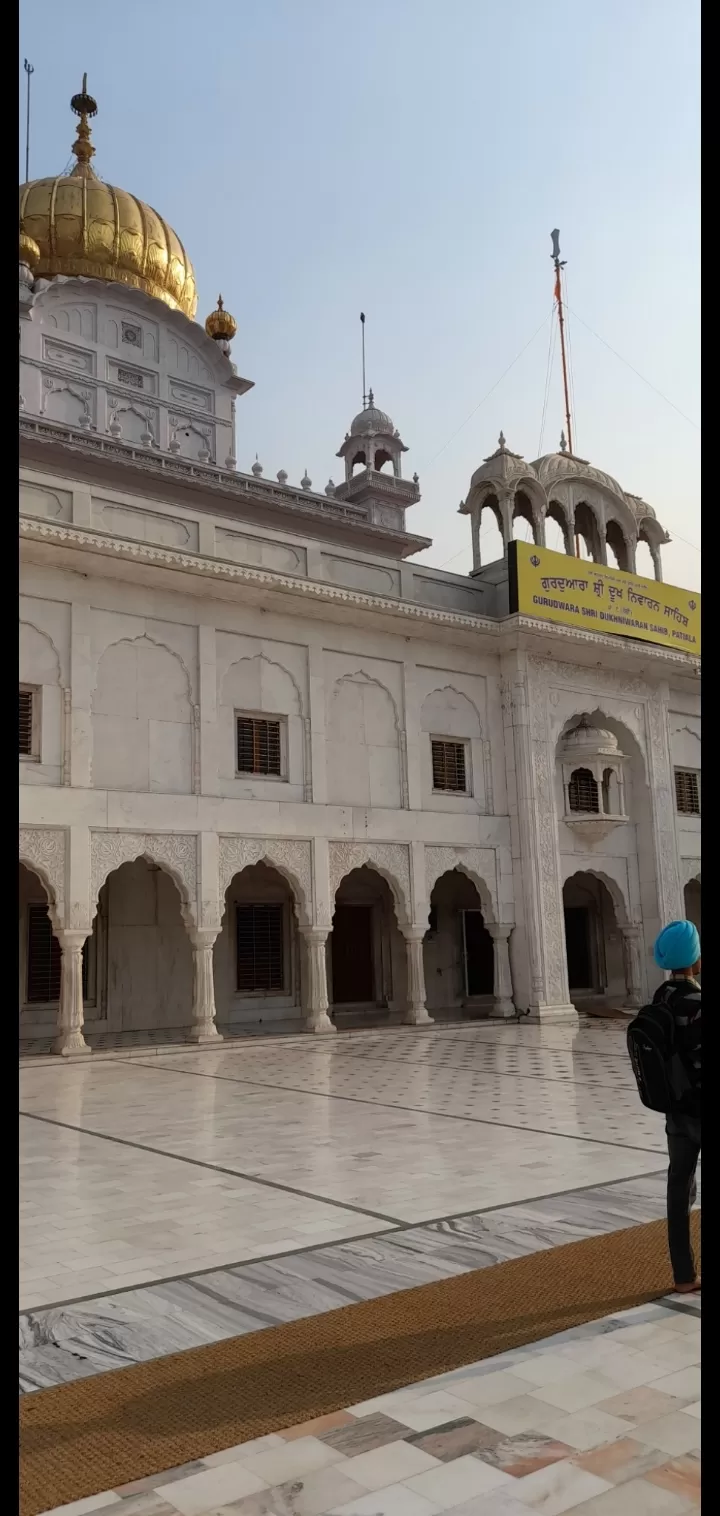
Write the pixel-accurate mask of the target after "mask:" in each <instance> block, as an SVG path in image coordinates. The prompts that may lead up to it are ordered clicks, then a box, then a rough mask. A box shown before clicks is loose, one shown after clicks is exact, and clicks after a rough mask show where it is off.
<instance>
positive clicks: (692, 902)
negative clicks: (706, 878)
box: [683, 876, 702, 940]
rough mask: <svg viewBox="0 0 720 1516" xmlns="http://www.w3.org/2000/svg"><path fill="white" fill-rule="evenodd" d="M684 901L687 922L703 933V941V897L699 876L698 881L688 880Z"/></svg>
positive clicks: (684, 891)
mask: <svg viewBox="0 0 720 1516" xmlns="http://www.w3.org/2000/svg"><path fill="white" fill-rule="evenodd" d="M683 899H684V901H685V917H686V920H687V921H692V923H693V925H694V926H696V927H697V929H698V931H699V932H700V933H701V940H702V928H701V906H702V896H701V893H700V878H699V876H698V878H697V879H689V880H688V882H687V884H686V885H685V889H684V890H683Z"/></svg>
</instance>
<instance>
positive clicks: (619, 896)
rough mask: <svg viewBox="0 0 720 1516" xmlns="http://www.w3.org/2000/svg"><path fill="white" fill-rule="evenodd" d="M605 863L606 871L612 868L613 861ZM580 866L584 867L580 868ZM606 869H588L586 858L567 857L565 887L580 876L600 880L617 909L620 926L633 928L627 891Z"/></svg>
mask: <svg viewBox="0 0 720 1516" xmlns="http://www.w3.org/2000/svg"><path fill="white" fill-rule="evenodd" d="M603 861H604V862H605V864H606V869H607V868H611V867H612V864H613V860H612V859H605V860H603ZM579 864H580V865H582V867H578V865H579ZM606 869H597V868H594V867H587V866H586V860H585V858H578V857H572V858H567V857H565V858H563V859H562V876H563V879H562V882H563V886H564V885H566V884H568V883H569V881H570V880H571V879H576V878H577V876H578V875H579V874H589V875H590V876H591V877H592V878H593V879H599V880H600V883H601V884H604V885H605V888H606V890H607V892H608V894H609V896H610V899H611V900H612V903H613V905H614V907H615V917H616V920H617V924H618V926H633V925H634V924H635V923H634V922H633V919H632V915H631V913H630V908H629V906H628V903H627V900H626V898H625V889H624V888H623V886H622V885H621V883H620V881H619V880H618V879H615V878H614V877H613V875H612V874H610V873H607V872H606Z"/></svg>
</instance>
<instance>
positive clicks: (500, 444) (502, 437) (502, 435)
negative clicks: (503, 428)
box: [498, 432, 505, 453]
mask: <svg viewBox="0 0 720 1516" xmlns="http://www.w3.org/2000/svg"><path fill="white" fill-rule="evenodd" d="M498 447H499V449H500V452H501V453H504V451H505V433H504V432H501V433H500V436H499V437H498Z"/></svg>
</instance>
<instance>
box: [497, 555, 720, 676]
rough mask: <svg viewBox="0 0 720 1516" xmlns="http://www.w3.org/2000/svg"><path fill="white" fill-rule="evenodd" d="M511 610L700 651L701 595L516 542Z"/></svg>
mask: <svg viewBox="0 0 720 1516" xmlns="http://www.w3.org/2000/svg"><path fill="white" fill-rule="evenodd" d="M509 567H510V614H511V615H513V614H514V613H517V612H519V614H520V615H521V616H535V617H537V618H538V619H539V620H541V621H554V622H557V623H559V625H561V626H581V627H583V628H584V629H585V630H586V631H591V632H592V631H594V632H604V633H610V634H613V635H615V636H618V637H636V638H638V639H639V640H640V641H641V642H659V643H662V644H663V645H664V646H665V647H671V648H674V649H675V650H676V651H677V652H682V653H694V654H696V655H698V656H699V654H700V596H699V594H698V593H697V592H696V591H695V590H681V589H678V587H677V585H674V584H659V583H658V582H657V580H655V579H640V578H639V577H638V575H637V574H626V573H624V572H623V570H622V569H616V568H605V567H604V565H603V564H600V563H588V562H587V561H586V560H585V559H583V558H570V557H568V556H566V554H565V553H552V552H551V551H550V549H549V548H547V547H535V545H534V543H532V542H511V543H510V553H509Z"/></svg>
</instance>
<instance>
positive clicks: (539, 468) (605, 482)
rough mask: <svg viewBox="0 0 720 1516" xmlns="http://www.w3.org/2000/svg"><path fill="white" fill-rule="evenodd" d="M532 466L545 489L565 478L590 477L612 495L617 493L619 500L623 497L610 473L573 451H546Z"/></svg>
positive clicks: (623, 494) (622, 492)
mask: <svg viewBox="0 0 720 1516" xmlns="http://www.w3.org/2000/svg"><path fill="white" fill-rule="evenodd" d="M532 466H533V469H534V471H535V473H536V474H537V476H538V479H539V480H540V483H541V484H542V485H543V486H544V488H545V489H546V490H548V489H549V488H550V487H551V485H553V484H558V483H562V482H563V481H564V480H565V479H591V480H592V481H593V482H594V483H595V484H600V485H602V487H603V489H606V490H611V492H612V494H613V495H619V496H620V498H621V500H623V499H624V498H625V493H624V491H623V490H622V489H621V488H620V485H619V484H618V482H617V479H613V477H612V474H606V473H604V472H603V470H602V469H599V468H594V467H593V465H592V463H588V461H587V459H586V458H576V457H575V455H574V454H573V453H547V454H546V455H545V457H544V458H536V459H535V461H534V463H533V465H532Z"/></svg>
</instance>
